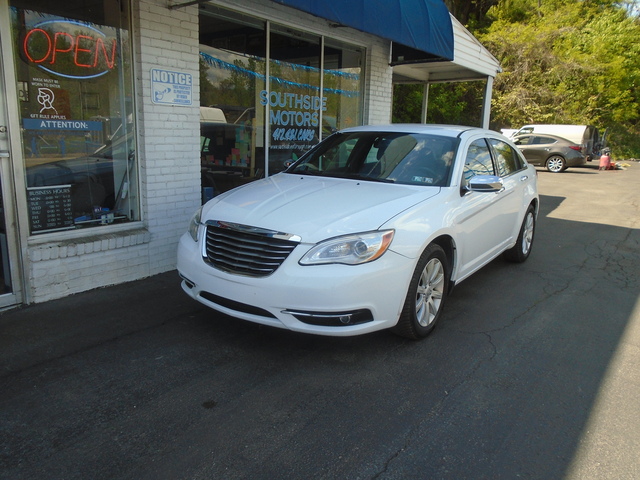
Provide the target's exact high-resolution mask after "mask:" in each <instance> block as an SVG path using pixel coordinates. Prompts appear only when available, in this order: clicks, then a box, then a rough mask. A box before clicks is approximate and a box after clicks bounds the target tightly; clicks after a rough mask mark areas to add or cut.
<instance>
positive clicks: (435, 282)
mask: <svg viewBox="0 0 640 480" xmlns="http://www.w3.org/2000/svg"><path fill="white" fill-rule="evenodd" d="M449 275H450V273H449V261H448V259H447V256H446V254H445V253H444V250H443V249H442V247H440V246H439V245H436V244H431V245H429V246H428V247H427V248H426V249H425V251H424V252H423V253H422V255H421V256H420V259H419V260H418V264H417V265H416V268H415V270H414V272H413V275H412V276H411V282H410V283H409V290H408V292H407V297H406V299H405V302H404V307H403V308H402V313H401V314H400V319H399V320H398V323H397V324H396V326H395V327H393V329H392V331H393V332H394V333H396V334H397V335H400V336H402V337H405V338H410V339H412V340H419V339H421V338H424V337H426V336H427V335H429V334H430V333H431V331H432V330H433V329H434V327H435V326H436V323H437V322H438V320H439V318H440V315H441V314H442V309H443V307H444V304H445V301H446V299H447V293H448V290H449Z"/></svg>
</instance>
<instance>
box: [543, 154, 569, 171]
mask: <svg viewBox="0 0 640 480" xmlns="http://www.w3.org/2000/svg"><path fill="white" fill-rule="evenodd" d="M545 167H547V170H549V171H550V172H551V173H560V172H562V171H563V170H566V169H567V162H565V160H564V158H563V157H561V156H560V155H551V156H550V157H549V158H547V162H546V163H545Z"/></svg>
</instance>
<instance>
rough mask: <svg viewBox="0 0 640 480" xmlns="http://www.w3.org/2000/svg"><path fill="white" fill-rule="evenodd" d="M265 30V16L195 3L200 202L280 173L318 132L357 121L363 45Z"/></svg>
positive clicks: (272, 26) (274, 28) (293, 31)
mask: <svg viewBox="0 0 640 480" xmlns="http://www.w3.org/2000/svg"><path fill="white" fill-rule="evenodd" d="M269 30H270V35H269V38H267V35H266V25H265V22H263V21H260V20H257V19H255V18H251V17H247V16H245V15H242V14H240V13H237V12H232V11H229V10H225V9H221V8H218V7H215V6H212V5H210V4H206V5H203V6H201V9H200V57H201V61H200V99H201V105H202V106H203V107H204V108H203V109H202V115H201V122H202V123H201V152H202V167H203V176H202V186H203V200H206V199H207V198H209V197H210V196H211V195H217V194H218V193H222V192H224V191H226V190H228V189H230V188H233V187H234V186H237V185H241V184H242V183H246V182H247V181H251V180H254V179H256V178H260V177H261V176H263V175H265V173H267V172H268V174H269V175H273V174H275V173H278V172H280V171H282V170H283V169H284V168H285V164H286V163H287V162H288V161H289V160H296V159H297V158H299V157H300V156H301V155H302V154H303V153H305V152H306V151H308V150H309V149H310V148H311V147H313V146H314V145H315V144H316V143H318V141H319V140H320V139H322V138H323V137H325V136H327V135H329V134H331V133H332V132H334V131H335V130H337V129H341V128H345V127H350V126H355V125H359V124H360V123H361V110H362V98H361V91H362V75H361V73H362V72H361V68H362V61H363V57H364V53H363V51H362V50H361V49H358V48H355V47H352V46H347V45H345V44H343V43H341V42H339V41H337V40H333V39H328V38H324V39H323V38H321V37H319V36H316V35H312V34H309V33H306V32H302V31H300V30H296V29H292V28H289V27H284V26H281V25H277V24H273V23H272V24H270V29H269ZM323 41H324V44H325V48H324V51H323V49H322V48H321V45H322V43H323ZM267 43H268V44H269V68H268V69H267V68H266V58H267V49H266V45H267ZM323 55H324V59H323V58H322V56H323ZM323 61H324V69H323ZM267 74H268V77H269V85H268V86H269V88H268V89H267V84H266V81H267ZM267 127H268V128H267ZM267 147H268V148H267ZM265 148H267V152H265ZM265 157H268V159H269V162H268V165H265ZM207 192H208V193H207Z"/></svg>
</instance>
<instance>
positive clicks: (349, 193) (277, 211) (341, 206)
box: [202, 173, 441, 243]
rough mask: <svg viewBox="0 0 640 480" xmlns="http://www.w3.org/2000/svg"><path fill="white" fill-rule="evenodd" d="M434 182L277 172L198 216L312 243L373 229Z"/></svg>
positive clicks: (423, 195) (421, 197)
mask: <svg viewBox="0 0 640 480" xmlns="http://www.w3.org/2000/svg"><path fill="white" fill-rule="evenodd" d="M440 190H441V189H440V188H438V187H425V186H410V185H396V184H388V183H379V182H371V181H359V180H350V179H341V178H330V177H315V176H307V175H294V174H288V173H281V174H278V175H274V176H272V177H269V178H266V179H262V180H258V181H256V182H253V183H250V184H248V185H245V186H243V187H240V188H236V189H234V190H231V191H229V192H226V193H224V194H222V195H220V196H217V197H215V198H214V199H213V200H211V201H210V202H208V203H207V204H206V205H205V207H204V208H203V211H202V220H203V222H204V221H206V220H222V221H228V222H234V223H239V224H243V225H251V226H254V227H261V228H266V229H269V230H275V231H278V232H281V233H288V234H294V235H299V236H300V237H301V238H302V241H303V242H307V243H316V242H319V241H321V240H324V239H326V238H331V237H335V236H338V235H344V234H348V233H357V232H365V231H370V230H376V229H378V228H379V227H380V226H381V225H382V224H384V223H385V222H387V221H388V220H389V219H391V218H392V217H394V216H395V215H398V214H399V213H400V212H402V211H404V210H406V209H407V208H409V207H411V206H413V205H416V204H417V203H420V202H423V201H425V200H426V199H428V198H431V197H433V196H435V195H437V194H438V193H439V192H440Z"/></svg>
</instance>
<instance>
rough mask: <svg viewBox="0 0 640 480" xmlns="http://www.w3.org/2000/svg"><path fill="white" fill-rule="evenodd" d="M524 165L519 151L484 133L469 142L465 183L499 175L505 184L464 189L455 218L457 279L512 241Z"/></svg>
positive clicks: (478, 266) (464, 175)
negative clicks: (491, 189) (485, 189)
mask: <svg viewBox="0 0 640 480" xmlns="http://www.w3.org/2000/svg"><path fill="white" fill-rule="evenodd" d="M522 168H524V162H523V161H522V159H521V158H520V157H519V156H518V154H517V152H516V151H515V150H514V149H513V148H512V147H511V146H509V145H508V144H506V143H504V142H502V141H500V140H497V139H492V138H484V137H483V138H476V139H473V140H472V141H471V142H470V143H469V144H468V147H467V151H466V153H465V165H464V171H463V181H462V184H463V186H464V185H465V184H468V182H469V180H470V179H471V178H472V177H474V176H476V175H498V176H500V177H501V179H502V181H503V183H504V188H502V189H501V190H500V191H499V192H471V191H467V192H465V193H462V196H461V198H460V204H459V208H457V209H456V218H455V224H456V230H457V232H456V233H457V241H458V268H457V274H456V278H455V280H458V281H459V280H462V279H463V278H465V277H467V276H468V275H470V274H471V273H473V272H474V271H476V270H477V269H478V268H480V267H482V266H483V265H485V264H486V263H488V262H489V261H491V260H492V259H493V258H495V257H496V256H497V255H499V254H500V253H501V252H502V251H504V250H505V248H506V247H507V246H508V245H509V244H510V243H511V242H512V241H513V235H514V225H515V223H517V216H518V214H519V211H520V208H521V207H520V205H521V200H520V199H521V198H522V197H521V195H522V191H521V188H522V187H521V186H520V183H523V182H521V181H520V180H519V179H518V174H517V172H518V170H519V169H520V170H521V169H522ZM463 192H464V190H463ZM515 231H516V232H517V229H516V230H515ZM516 234H517V233H516Z"/></svg>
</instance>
